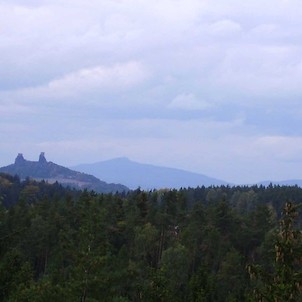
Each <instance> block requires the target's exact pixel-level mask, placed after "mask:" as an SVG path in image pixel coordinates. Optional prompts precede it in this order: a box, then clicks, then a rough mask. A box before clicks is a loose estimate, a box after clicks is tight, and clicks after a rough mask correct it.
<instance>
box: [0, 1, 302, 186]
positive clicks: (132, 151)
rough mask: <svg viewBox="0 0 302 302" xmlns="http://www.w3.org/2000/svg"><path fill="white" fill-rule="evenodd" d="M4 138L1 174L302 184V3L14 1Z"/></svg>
mask: <svg viewBox="0 0 302 302" xmlns="http://www.w3.org/2000/svg"><path fill="white" fill-rule="evenodd" d="M0 138H1V139H0V166H5V165H8V164H10V163H12V162H13V161H14V159H15V157H16V155H17V153H23V155H24V157H25V158H26V159H29V160H37V159H38V156H39V154H40V152H41V151H44V152H45V153H46V158H47V160H49V161H53V162H56V163H58V164H61V165H64V166H72V165H76V164H80V163H93V162H98V161H102V160H107V159H111V158H115V157H124V156H125V157H128V158H130V159H132V160H134V161H138V162H142V163H149V164H154V165H161V166H167V167H174V168H180V169H185V170H189V171H193V172H198V173H202V174H205V175H208V176H211V177H216V178H219V179H223V180H226V181H229V182H233V183H239V184H243V183H253V182H258V181H261V180H284V179H302V5H301V1H300V0H264V1H263V0H261V1H260V0H245V1H242V0H228V1H225V0H153V1H146V0H144V1H143V0H111V1H109V0H101V1H100V0H89V1H87V0H72V1H71V0H10V1H1V0H0Z"/></svg>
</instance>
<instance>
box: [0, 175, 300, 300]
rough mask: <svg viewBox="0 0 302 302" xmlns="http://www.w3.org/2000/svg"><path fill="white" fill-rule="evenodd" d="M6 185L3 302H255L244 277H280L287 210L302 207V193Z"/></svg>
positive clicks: (0, 233) (0, 249) (1, 237)
mask: <svg viewBox="0 0 302 302" xmlns="http://www.w3.org/2000/svg"><path fill="white" fill-rule="evenodd" d="M1 177H2V178H0V180H1V182H0V183H1V186H0V188H1V190H0V194H1V195H2V199H4V198H5V200H6V204H5V206H4V205H2V207H1V209H0V301H18V302H19V301H21V302H22V301H31V302H32V301H87V302H93V301H104V302H106V301H108V302H109V301H110V302H111V301H114V302H126V301H150V302H152V301H154V302H155V301H156V302H157V301H165V302H169V301H171V302H172V301H173V302H177V301H192V302H193V301H229V302H230V301H256V300H255V299H256V298H255V289H257V288H260V289H261V288H262V287H264V284H263V282H264V281H263V280H262V281H261V280H259V281H257V282H255V281H251V279H250V275H249V273H248V270H247V267H249V265H250V264H253V263H257V264H259V265H260V267H261V268H262V269H263V271H264V272H265V271H267V272H268V273H271V272H272V271H273V270H274V263H275V245H276V240H277V239H276V238H277V234H278V226H279V224H278V221H279V219H280V216H281V212H282V208H283V207H284V204H285V202H286V201H287V200H291V201H293V202H294V203H300V202H302V190H301V189H300V188H298V187H278V186H269V187H268V188H265V187H212V188H204V187H201V188H196V189H192V188H189V189H181V190H159V191H150V192H144V191H141V190H140V189H138V190H135V191H132V192H129V193H127V194H108V195H103V194H96V193H94V192H88V191H84V192H76V191H72V190H68V189H64V188H62V187H61V186H60V185H58V184H55V185H48V184H45V183H42V184H41V183H36V182H32V181H30V180H26V181H25V182H20V180H18V178H14V177H7V176H4V175H2V176H1ZM32 186H34V187H35V189H33V188H32ZM40 186H41V187H40ZM13 188H14V189H13ZM5 194H6V195H5ZM8 194H10V195H9V196H13V197H14V198H15V199H14V202H11V203H10V202H9V199H8ZM4 195H5V196H4ZM300 221H301V219H299V217H298V219H297V224H296V227H297V228H298V227H299V223H300ZM263 301H265V300H263ZM278 301H279V300H278Z"/></svg>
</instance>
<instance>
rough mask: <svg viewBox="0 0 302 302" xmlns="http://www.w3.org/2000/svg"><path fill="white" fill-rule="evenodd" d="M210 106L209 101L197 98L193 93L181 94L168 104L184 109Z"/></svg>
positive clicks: (173, 107)
mask: <svg viewBox="0 0 302 302" xmlns="http://www.w3.org/2000/svg"><path fill="white" fill-rule="evenodd" d="M210 106H211V105H210V104H209V103H207V102H205V101H203V100H199V99H197V98H196V96H195V95H194V94H193V93H183V94H180V95H178V96H176V97H175V98H174V99H173V100H172V101H171V102H170V103H169V104H168V108H171V109H183V110H204V109H207V108H209V107H210Z"/></svg>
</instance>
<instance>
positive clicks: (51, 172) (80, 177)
mask: <svg viewBox="0 0 302 302" xmlns="http://www.w3.org/2000/svg"><path fill="white" fill-rule="evenodd" d="M0 172H3V173H8V174H11V175H18V176H19V177H20V178H21V179H25V178H27V177H29V178H32V179H35V180H42V179H44V180H45V181H47V182H49V183H54V182H56V181H57V182H58V183H60V184H62V185H64V186H70V187H74V188H76V189H88V190H94V191H96V192H98V193H115V192H117V191H118V192H123V191H128V190H129V189H128V188H127V187H126V186H123V185H120V184H114V183H111V184H108V183H106V182H104V181H101V180H100V179H98V178H96V177H95V176H92V175H87V174H85V173H81V172H77V171H73V170H71V169H68V168H66V167H63V166H60V165H57V164H55V163H53V162H49V161H47V160H46V158H45V156H44V153H43V152H42V153H41V155H40V157H39V161H29V160H25V159H24V157H23V155H22V154H21V153H19V154H18V156H17V158H16V159H15V163H14V164H11V165H9V166H6V167H2V168H0Z"/></svg>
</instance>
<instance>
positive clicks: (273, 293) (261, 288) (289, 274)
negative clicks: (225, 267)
mask: <svg viewBox="0 0 302 302" xmlns="http://www.w3.org/2000/svg"><path fill="white" fill-rule="evenodd" d="M298 207H299V206H298V205H293V204H292V203H291V202H287V203H286V204H285V207H284V211H283V217H282V219H281V220H280V228H279V230H278V232H277V234H276V238H275V247H274V248H275V263H274V265H273V267H272V271H267V270H265V269H263V267H262V266H260V265H250V266H248V271H249V274H250V276H251V278H252V279H254V280H255V287H256V289H255V290H254V293H253V294H254V300H255V301H272V302H283V301H292V302H294V301H295V302H297V301H302V265H301V264H302V262H301V260H302V242H301V239H302V235H301V231H300V230H298V229H297V228H295V220H296V218H297V217H298V211H297V210H298Z"/></svg>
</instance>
